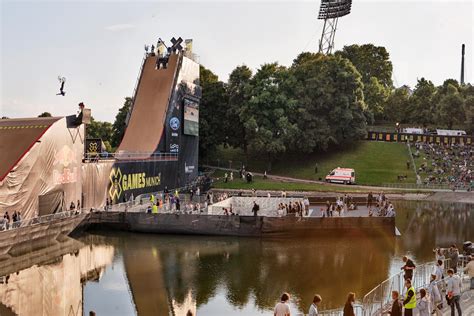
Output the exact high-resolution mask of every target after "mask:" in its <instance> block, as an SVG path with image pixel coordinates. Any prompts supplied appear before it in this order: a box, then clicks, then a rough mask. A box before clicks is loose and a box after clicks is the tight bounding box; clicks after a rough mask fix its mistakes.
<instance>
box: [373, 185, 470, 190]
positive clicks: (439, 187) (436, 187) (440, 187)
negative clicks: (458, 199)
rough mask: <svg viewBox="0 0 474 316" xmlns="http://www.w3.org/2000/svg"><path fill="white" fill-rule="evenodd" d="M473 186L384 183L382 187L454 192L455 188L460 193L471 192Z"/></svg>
mask: <svg viewBox="0 0 474 316" xmlns="http://www.w3.org/2000/svg"><path fill="white" fill-rule="evenodd" d="M473 185H474V183H473V184H471V185H469V184H462V185H461V184H457V185H449V184H416V183H383V184H382V187H386V188H396V189H430V190H452V189H453V188H454V189H455V190H458V191H464V190H466V191H467V190H471V189H472V186H473Z"/></svg>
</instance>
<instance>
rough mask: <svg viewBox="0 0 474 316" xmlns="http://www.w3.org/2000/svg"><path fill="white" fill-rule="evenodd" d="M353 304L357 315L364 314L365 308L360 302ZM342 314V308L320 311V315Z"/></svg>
mask: <svg viewBox="0 0 474 316" xmlns="http://www.w3.org/2000/svg"><path fill="white" fill-rule="evenodd" d="M353 306H354V314H355V316H363V315H364V310H363V308H362V304H361V303H360V302H357V303H356V304H354V305H353ZM342 314H343V310H342V309H341V308H336V309H329V310H325V311H321V312H319V313H318V316H341V315H342ZM297 315H298V314H297Z"/></svg>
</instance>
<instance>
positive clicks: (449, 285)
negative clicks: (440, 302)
mask: <svg viewBox="0 0 474 316" xmlns="http://www.w3.org/2000/svg"><path fill="white" fill-rule="evenodd" d="M461 282H462V281H461V278H460V277H459V276H458V275H457V274H454V270H453V269H449V270H448V279H447V280H446V292H447V294H448V298H449V300H450V304H449V305H450V306H451V316H454V308H455V307H456V309H457V310H458V315H459V316H461V315H462V311H461V305H460V304H459V300H460V298H461V286H462V284H461Z"/></svg>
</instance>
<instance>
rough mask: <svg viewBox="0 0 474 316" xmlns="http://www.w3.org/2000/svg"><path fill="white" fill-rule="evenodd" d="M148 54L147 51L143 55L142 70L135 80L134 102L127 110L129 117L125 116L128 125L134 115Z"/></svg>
mask: <svg viewBox="0 0 474 316" xmlns="http://www.w3.org/2000/svg"><path fill="white" fill-rule="evenodd" d="M147 56H148V53H145V55H144V56H143V59H142V64H141V67H140V72H139V74H138V77H137V80H136V81H135V86H134V88H133V94H132V96H133V97H132V104H131V105H130V109H129V110H128V112H127V117H126V118H125V126H128V122H129V121H130V117H131V116H132V110H133V107H134V105H135V99H136V96H137V90H138V85H139V84H140V80H141V78H142V72H143V67H144V66H145V60H146V58H147Z"/></svg>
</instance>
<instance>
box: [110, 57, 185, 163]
mask: <svg viewBox="0 0 474 316" xmlns="http://www.w3.org/2000/svg"><path fill="white" fill-rule="evenodd" d="M156 58H157V57H156V56H148V57H147V58H146V60H145V63H144V65H143V71H142V74H141V78H140V81H139V85H138V89H137V93H136V96H135V101H134V104H133V109H132V114H131V116H130V121H129V122H128V126H127V129H126V130H125V135H124V137H123V139H122V142H121V143H120V146H119V148H118V150H117V154H116V158H117V159H120V158H121V156H123V158H124V159H127V156H126V153H127V152H129V153H148V154H147V155H145V156H143V157H137V156H136V155H135V156H134V158H137V159H138V158H142V159H143V158H148V157H149V156H150V154H151V153H153V152H154V151H155V150H156V148H157V147H158V144H159V142H160V140H161V137H162V133H163V130H164V126H165V121H164V120H165V114H166V110H167V108H168V102H169V99H170V96H171V93H172V88H173V83H174V77H175V73H176V68H177V65H178V55H176V54H173V55H171V56H170V58H169V62H168V68H167V69H159V70H157V69H155V68H156Z"/></svg>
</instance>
